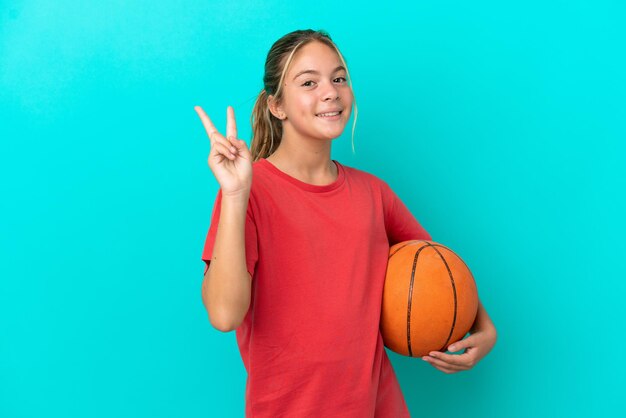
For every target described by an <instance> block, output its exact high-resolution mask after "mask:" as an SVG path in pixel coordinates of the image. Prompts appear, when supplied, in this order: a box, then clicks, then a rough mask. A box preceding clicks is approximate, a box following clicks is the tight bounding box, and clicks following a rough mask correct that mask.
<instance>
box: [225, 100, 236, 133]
mask: <svg viewBox="0 0 626 418" xmlns="http://www.w3.org/2000/svg"><path fill="white" fill-rule="evenodd" d="M226 137H227V138H230V137H233V138H237V122H235V109H233V107H232V106H228V107H227V108H226Z"/></svg>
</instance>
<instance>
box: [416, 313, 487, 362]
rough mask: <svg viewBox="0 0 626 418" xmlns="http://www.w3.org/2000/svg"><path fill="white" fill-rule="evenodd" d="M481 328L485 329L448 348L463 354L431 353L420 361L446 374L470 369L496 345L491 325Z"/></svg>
mask: <svg viewBox="0 0 626 418" xmlns="http://www.w3.org/2000/svg"><path fill="white" fill-rule="evenodd" d="M483 328H485V329H477V330H476V331H475V332H474V333H472V334H470V336H469V337H467V338H465V339H464V340H461V341H457V342H455V343H454V344H451V345H449V346H448V351H450V352H455V351H460V350H462V349H465V352H464V353H463V354H445V353H442V352H440V351H431V352H430V353H429V354H430V355H428V356H424V357H422V360H424V361H427V362H428V363H430V364H431V365H432V366H433V367H435V368H436V369H439V370H441V371H442V372H444V373H448V374H450V373H457V372H460V371H463V370H469V369H471V368H472V367H474V366H475V365H476V363H478V362H479V361H480V360H481V359H482V358H483V357H485V356H486V355H487V353H489V351H491V349H492V348H493V346H494V345H495V344H496V329H495V328H494V327H493V325H490V326H489V325H486V326H484V327H483Z"/></svg>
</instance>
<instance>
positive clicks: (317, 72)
mask: <svg viewBox="0 0 626 418" xmlns="http://www.w3.org/2000/svg"><path fill="white" fill-rule="evenodd" d="M341 70H344V71H346V68H345V67H344V66H343V65H340V66H339V67H337V68H335V69H334V70H333V74H334V73H336V72H337V71H341ZM319 73H320V72H319V71H315V70H303V71H300V72H299V73H298V74H296V75H295V77H294V78H293V79H294V80H295V79H296V78H298V77H300V76H301V75H302V74H316V75H319Z"/></svg>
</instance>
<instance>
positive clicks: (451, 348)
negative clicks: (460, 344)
mask: <svg viewBox="0 0 626 418" xmlns="http://www.w3.org/2000/svg"><path fill="white" fill-rule="evenodd" d="M448 350H450V351H456V346H454V345H451V346H450V347H448Z"/></svg>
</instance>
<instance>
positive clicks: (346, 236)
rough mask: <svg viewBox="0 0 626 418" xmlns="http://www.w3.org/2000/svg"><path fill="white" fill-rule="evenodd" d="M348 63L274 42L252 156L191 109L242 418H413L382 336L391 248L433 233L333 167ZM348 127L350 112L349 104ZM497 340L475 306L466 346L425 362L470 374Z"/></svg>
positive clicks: (369, 178) (208, 280)
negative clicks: (202, 141)
mask: <svg viewBox="0 0 626 418" xmlns="http://www.w3.org/2000/svg"><path fill="white" fill-rule="evenodd" d="M348 79H349V73H348V68H347V66H346V63H345V61H344V59H343V57H342V55H341V53H340V52H339V50H338V49H337V47H336V46H335V44H334V43H333V42H332V40H331V38H330V36H329V35H328V34H326V33H325V32H322V31H312V30H301V31H295V32H292V33H289V34H287V35H285V36H284V37H282V38H281V39H279V40H278V41H277V42H276V43H274V45H273V46H272V48H271V49H270V51H269V53H268V55H267V60H266V63H265V75H264V77H263V82H264V88H263V90H262V91H261V93H260V94H259V96H258V99H257V101H256V104H255V106H254V110H253V118H252V130H253V138H252V143H251V149H250V150H249V149H248V148H247V146H246V143H245V142H244V141H242V140H240V139H237V128H236V124H235V116H234V111H233V109H232V108H231V107H228V108H227V125H226V135H225V136H223V135H222V134H220V133H219V132H218V131H217V130H216V129H215V126H214V125H213V123H212V122H211V120H210V119H209V117H208V116H207V115H206V113H205V112H204V111H203V110H202V109H201V108H200V107H196V108H195V109H196V111H197V113H198V115H199V116H200V119H201V120H202V123H203V124H204V127H205V129H206V131H207V134H208V136H209V138H210V140H211V151H210V154H209V158H208V164H209V167H210V168H211V171H212V172H213V174H214V175H215V177H216V179H217V181H218V183H219V185H220V190H219V191H218V193H217V197H216V200H215V206H214V208H213V216H212V220H211V226H210V228H209V232H208V235H207V238H206V243H205V247H204V252H203V255H202V259H203V260H204V261H205V262H206V264H207V268H206V270H205V276H204V281H203V284H202V298H203V302H204V305H205V307H206V309H207V312H208V314H209V319H210V321H211V324H212V325H213V326H214V327H215V328H217V329H219V330H221V331H231V330H233V329H235V330H236V336H237V343H238V345H239V349H240V352H241V356H242V359H243V362H244V366H245V368H246V370H247V372H248V380H247V383H246V397H245V398H246V416H253V417H272V418H276V417H355V418H363V417H381V418H382V417H390V418H398V417H408V416H409V412H408V409H407V406H406V403H405V400H404V398H403V395H402V392H401V390H400V386H399V384H398V380H397V378H396V375H395V373H394V370H393V369H392V367H391V363H390V362H389V359H388V357H387V353H386V351H385V350H384V346H383V341H382V337H381V334H380V332H379V320H380V312H381V300H382V290H383V284H384V279H385V271H386V266H387V258H388V254H389V247H390V246H391V245H393V244H395V243H397V242H401V241H406V240H413V239H424V240H431V237H430V235H429V234H428V232H426V230H424V228H423V227H422V226H421V225H420V224H419V222H418V221H417V220H416V219H415V217H413V215H412V214H411V213H410V212H409V210H408V209H407V207H406V206H405V205H404V204H403V202H402V201H401V200H400V199H399V198H398V196H397V195H396V194H395V193H394V192H393V191H392V190H391V189H390V187H389V186H388V185H387V183H386V182H384V181H383V180H381V179H379V178H377V177H375V176H374V175H371V174H368V173H366V172H364V171H361V170H358V169H355V168H352V167H348V166H344V165H342V164H340V163H339V162H338V161H336V160H331V159H330V148H331V142H332V140H333V139H335V138H337V137H339V136H340V135H341V133H342V132H343V130H344V128H345V126H346V124H347V122H348V119H349V117H350V114H351V111H352V105H353V100H354V99H353V94H352V88H351V85H350V84H349V83H348ZM355 119H356V106H355ZM495 340H496V331H495V328H494V326H493V324H492V322H491V320H490V319H489V316H488V315H487V313H486V312H485V309H484V308H483V307H482V304H479V312H478V316H477V318H476V322H475V324H474V326H473V328H472V331H471V335H470V336H469V337H468V338H466V339H464V340H462V341H459V342H456V343H454V344H453V345H451V346H450V347H449V350H450V351H459V350H462V349H465V352H464V353H463V354H460V355H451V354H445V353H441V352H432V353H431V355H430V356H425V357H424V360H425V361H428V362H429V363H430V364H432V365H433V366H434V367H436V368H437V369H439V370H441V371H443V372H445V373H454V372H458V371H460V370H468V369H470V368H471V367H472V366H474V365H475V364H476V362H477V361H479V360H480V359H481V358H482V357H483V356H485V355H486V354H487V353H488V352H489V351H490V350H491V348H492V347H493V345H494V344H495Z"/></svg>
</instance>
